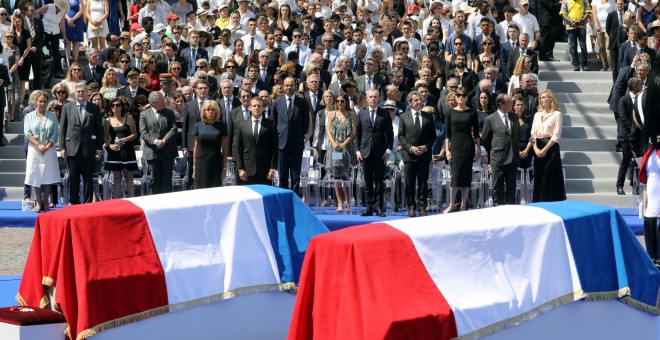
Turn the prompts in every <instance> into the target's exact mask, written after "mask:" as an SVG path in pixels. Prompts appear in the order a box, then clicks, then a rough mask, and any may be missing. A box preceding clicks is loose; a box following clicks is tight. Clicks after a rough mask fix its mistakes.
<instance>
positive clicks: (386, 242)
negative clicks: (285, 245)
mask: <svg viewBox="0 0 660 340" xmlns="http://www.w3.org/2000/svg"><path fill="white" fill-rule="evenodd" d="M382 273H390V275H389V279H388V280H383V281H381V280H373V278H374V277H378V276H382V275H383V274H382ZM401 287H406V289H405V290H401ZM457 336H458V333H457V330H456V322H455V320H454V315H453V313H452V310H451V308H450V307H449V304H448V303H447V301H446V300H445V298H444V297H443V296H442V293H441V292H440V291H439V290H438V288H437V287H436V285H435V284H434V282H433V280H432V279H431V277H430V276H429V274H428V272H427V271H426V268H425V267H424V264H423V263H422V260H421V259H420V257H419V255H418V254H417V250H416V249H415V246H414V245H413V242H412V240H411V239H410V238H409V237H408V235H406V234H404V233H402V232H400V231H399V230H397V229H395V228H392V227H390V226H389V225H387V224H385V223H375V224H368V225H364V226H359V227H352V228H346V229H343V230H339V231H335V232H332V233H328V234H324V235H320V236H316V237H314V238H313V239H312V241H311V242H310V244H309V247H308V249H307V254H306V255H305V262H304V264H303V269H302V273H301V279H300V285H299V289H298V294H297V297H296V305H295V309H294V314H293V318H292V320H291V326H290V329H289V339H312V338H313V339H452V338H455V337H457Z"/></svg>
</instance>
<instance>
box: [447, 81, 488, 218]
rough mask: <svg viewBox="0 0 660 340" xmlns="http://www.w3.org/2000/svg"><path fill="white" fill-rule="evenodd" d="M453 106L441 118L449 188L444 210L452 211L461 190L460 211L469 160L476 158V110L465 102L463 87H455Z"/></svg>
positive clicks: (468, 182)
mask: <svg viewBox="0 0 660 340" xmlns="http://www.w3.org/2000/svg"><path fill="white" fill-rule="evenodd" d="M456 101H457V105H456V107H454V108H452V109H450V110H449V113H448V114H447V116H446V117H445V132H446V134H447V135H446V138H445V150H447V152H446V155H447V160H448V161H449V162H450V164H451V188H450V190H449V203H448V205H447V209H445V211H444V213H445V214H446V213H450V212H452V211H453V210H454V200H455V198H456V193H457V192H458V189H459V188H460V189H461V210H467V199H468V196H469V194H470V186H471V185H472V163H474V162H476V161H477V160H478V159H479V157H480V152H475V149H476V150H481V145H480V139H479V125H478V123H477V113H476V112H475V111H474V110H472V109H470V108H469V107H468V106H467V105H466V102H467V91H466V90H465V88H462V87H461V88H459V89H457V90H456Z"/></svg>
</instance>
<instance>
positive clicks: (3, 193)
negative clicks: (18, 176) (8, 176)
mask: <svg viewBox="0 0 660 340" xmlns="http://www.w3.org/2000/svg"><path fill="white" fill-rule="evenodd" d="M21 200H23V187H22V186H20V187H0V201H21Z"/></svg>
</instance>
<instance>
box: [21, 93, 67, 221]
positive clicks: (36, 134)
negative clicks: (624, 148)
mask: <svg viewBox="0 0 660 340" xmlns="http://www.w3.org/2000/svg"><path fill="white" fill-rule="evenodd" d="M35 92H36V94H35V95H34V96H33V98H34V101H35V102H33V103H30V104H31V105H32V106H33V107H36V108H37V109H36V110H34V111H32V112H30V113H28V114H27V115H26V116H25V122H24V128H23V132H24V134H25V138H26V139H27V140H28V142H29V147H28V153H27V161H26V165H25V184H26V185H29V186H31V187H32V189H33V190H34V193H35V197H36V198H35V199H36V204H35V208H34V210H33V211H34V212H40V211H48V210H49V207H48V196H50V186H51V184H55V183H58V182H59V181H60V167H59V163H58V161H57V153H56V152H55V143H56V142H57V136H58V126H57V116H55V114H54V113H53V112H50V111H47V110H46V107H47V106H48V93H47V92H46V91H41V90H38V91H35ZM42 192H43V198H44V201H42V199H41V197H42V196H41V194H42Z"/></svg>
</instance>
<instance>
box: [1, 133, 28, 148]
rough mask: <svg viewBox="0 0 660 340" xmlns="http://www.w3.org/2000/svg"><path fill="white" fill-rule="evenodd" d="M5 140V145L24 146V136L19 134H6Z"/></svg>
mask: <svg viewBox="0 0 660 340" xmlns="http://www.w3.org/2000/svg"><path fill="white" fill-rule="evenodd" d="M4 137H5V138H3V140H2V141H3V142H4V143H5V145H14V146H21V145H23V140H24V138H23V134H22V133H21V134H17V133H5V136H4Z"/></svg>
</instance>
